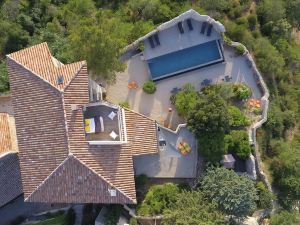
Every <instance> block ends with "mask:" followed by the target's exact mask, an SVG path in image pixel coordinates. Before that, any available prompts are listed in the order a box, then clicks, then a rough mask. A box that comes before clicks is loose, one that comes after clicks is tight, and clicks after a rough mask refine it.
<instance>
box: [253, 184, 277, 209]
mask: <svg viewBox="0 0 300 225" xmlns="http://www.w3.org/2000/svg"><path fill="white" fill-rule="evenodd" d="M256 188H257V190H258V202H257V205H258V207H259V208H261V209H270V208H271V207H272V199H273V195H272V193H271V192H269V190H268V189H267V188H266V187H265V185H264V183H263V182H261V181H260V182H258V183H257V184H256Z"/></svg>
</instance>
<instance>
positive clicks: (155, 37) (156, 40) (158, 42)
mask: <svg viewBox="0 0 300 225" xmlns="http://www.w3.org/2000/svg"><path fill="white" fill-rule="evenodd" d="M154 40H155V42H156V45H160V41H159V38H158V34H157V33H156V34H154Z"/></svg>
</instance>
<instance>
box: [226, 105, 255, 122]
mask: <svg viewBox="0 0 300 225" xmlns="http://www.w3.org/2000/svg"><path fill="white" fill-rule="evenodd" d="M228 112H229V125H230V126H231V127H242V126H248V125H249V124H250V122H249V119H248V118H247V117H246V116H245V114H244V113H242V112H241V110H240V109H239V108H238V107H236V106H229V107H228Z"/></svg>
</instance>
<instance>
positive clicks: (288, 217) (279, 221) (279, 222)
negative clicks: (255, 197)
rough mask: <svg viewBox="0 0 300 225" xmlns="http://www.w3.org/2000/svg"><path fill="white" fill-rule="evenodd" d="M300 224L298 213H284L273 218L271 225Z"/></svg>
mask: <svg viewBox="0 0 300 225" xmlns="http://www.w3.org/2000/svg"><path fill="white" fill-rule="evenodd" d="M296 224H300V215H299V213H296V212H294V213H293V212H287V211H282V212H280V213H279V214H275V215H274V216H272V217H271V223H270V225H296Z"/></svg>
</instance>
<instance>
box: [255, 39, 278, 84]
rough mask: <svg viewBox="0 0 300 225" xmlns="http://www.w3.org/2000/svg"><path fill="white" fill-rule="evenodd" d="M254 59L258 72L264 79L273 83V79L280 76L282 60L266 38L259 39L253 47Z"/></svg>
mask: <svg viewBox="0 0 300 225" xmlns="http://www.w3.org/2000/svg"><path fill="white" fill-rule="evenodd" d="M255 58H256V62H257V64H258V67H259V69H260V71H261V72H262V73H263V74H264V75H265V77H266V78H269V79H270V80H272V81H274V78H279V77H281V76H282V71H283V67H284V59H283V58H282V56H281V55H280V54H279V52H278V51H277V50H276V48H275V47H274V46H272V45H271V43H270V42H269V41H268V39H266V38H259V39H257V41H256V45H255Z"/></svg>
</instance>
